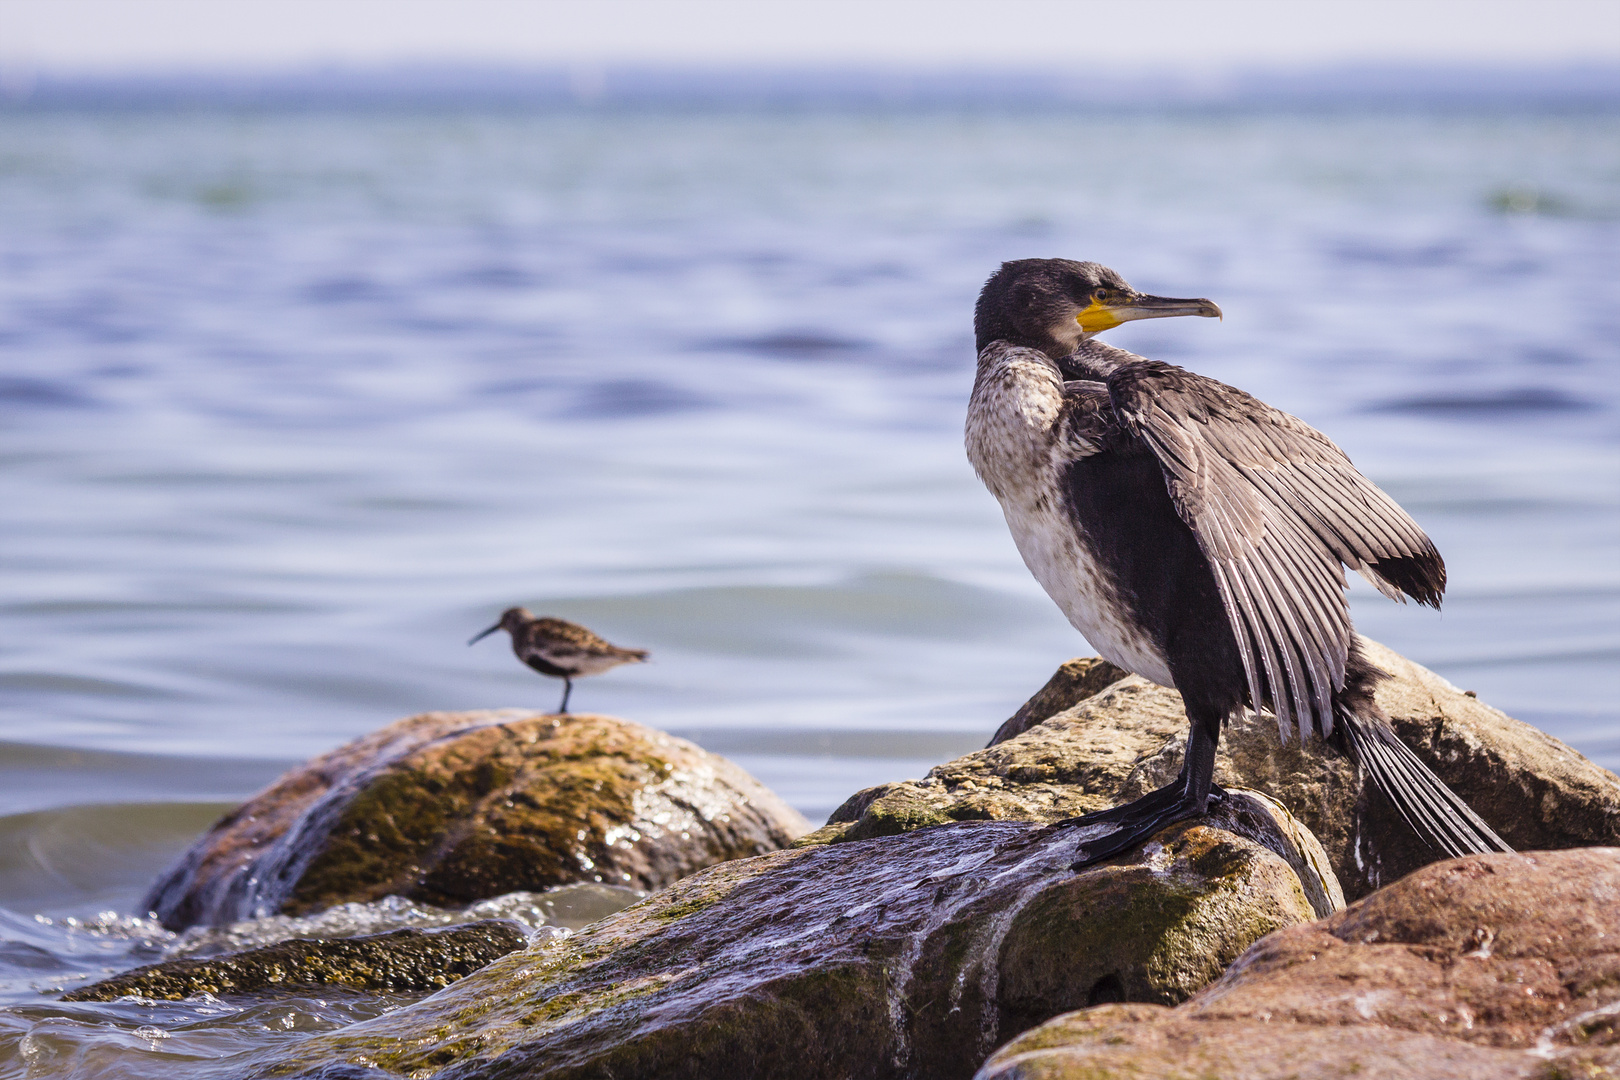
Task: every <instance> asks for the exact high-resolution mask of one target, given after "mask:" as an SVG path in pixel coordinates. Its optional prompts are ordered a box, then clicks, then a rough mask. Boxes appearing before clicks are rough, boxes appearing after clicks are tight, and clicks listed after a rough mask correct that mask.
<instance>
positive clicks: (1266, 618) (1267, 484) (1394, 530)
mask: <svg viewBox="0 0 1620 1080" xmlns="http://www.w3.org/2000/svg"><path fill="white" fill-rule="evenodd" d="M1107 385H1108V392H1109V397H1110V399H1111V401H1112V404H1113V406H1114V411H1115V414H1116V415H1117V416H1118V417H1119V419H1120V421H1121V422H1122V423H1123V424H1124V425H1125V426H1126V427H1127V428H1129V429H1130V430H1131V432H1132V433H1133V434H1135V435H1136V436H1138V437H1140V438H1141V439H1142V440H1143V441H1144V442H1145V443H1146V444H1147V445H1148V446H1149V447H1150V448H1151V449H1152V450H1153V452H1154V454H1155V455H1156V456H1157V457H1158V459H1159V464H1160V466H1161V467H1162V468H1163V470H1164V477H1165V485H1166V487H1167V488H1168V490H1169V492H1170V497H1171V499H1172V500H1173V501H1174V502H1175V505H1176V510H1177V512H1178V513H1179V514H1180V515H1181V518H1182V520H1183V521H1185V522H1186V523H1187V524H1188V526H1190V527H1191V528H1192V530H1193V533H1194V534H1195V535H1196V536H1197V538H1198V543H1199V546H1200V548H1202V550H1203V552H1204V554H1205V556H1206V557H1207V558H1208V559H1209V561H1210V566H1211V568H1212V569H1213V570H1214V572H1215V581H1216V584H1217V585H1218V586H1219V588H1220V591H1221V599H1222V601H1223V603H1224V604H1225V607H1226V612H1227V617H1228V618H1229V619H1230V620H1231V623H1232V631H1233V633H1234V635H1235V636H1236V637H1237V642H1238V649H1239V651H1240V652H1241V654H1242V656H1243V665H1244V669H1245V671H1246V673H1247V675H1248V679H1249V692H1250V696H1251V699H1252V700H1253V702H1254V704H1255V707H1256V708H1259V707H1260V706H1261V705H1262V704H1269V705H1270V706H1271V708H1272V710H1273V711H1274V712H1275V713H1276V715H1277V722H1278V726H1279V727H1280V728H1281V729H1282V734H1283V737H1284V738H1285V739H1286V738H1287V737H1288V734H1289V730H1290V728H1295V727H1297V728H1298V730H1299V732H1300V735H1301V736H1302V737H1303V736H1304V735H1305V734H1306V731H1307V725H1308V724H1313V723H1314V726H1315V727H1316V728H1317V729H1318V730H1319V731H1321V732H1322V734H1324V735H1326V734H1328V733H1329V732H1331V731H1332V730H1333V710H1332V705H1331V703H1332V696H1333V693H1334V691H1336V690H1339V689H1342V688H1343V686H1344V676H1345V663H1346V657H1347V656H1348V654H1349V650H1350V612H1349V607H1348V606H1347V604H1346V602H1345V596H1344V584H1345V582H1344V571H1343V568H1342V567H1341V565H1340V564H1341V563H1343V564H1345V565H1348V566H1350V567H1351V568H1353V569H1355V570H1356V571H1358V572H1359V573H1361V574H1362V576H1364V577H1366V578H1367V580H1369V581H1371V582H1372V583H1373V585H1375V586H1376V587H1377V588H1378V589H1379V591H1380V592H1382V593H1384V594H1385V595H1386V596H1389V597H1391V598H1392V599H1400V598H1401V593H1402V592H1404V593H1406V594H1407V595H1409V596H1411V597H1412V598H1413V599H1415V600H1417V601H1418V602H1419V603H1424V604H1431V605H1433V606H1435V607H1438V606H1439V604H1440V595H1441V593H1442V592H1443V591H1444V590H1445V580H1446V578H1445V564H1444V563H1443V562H1442V561H1441V559H1440V553H1439V552H1438V551H1436V550H1435V547H1434V545H1433V544H1432V543H1431V542H1430V541H1429V538H1428V537H1427V536H1425V535H1424V533H1423V530H1422V529H1420V528H1419V527H1418V526H1417V523H1416V522H1414V521H1413V520H1412V519H1411V518H1410V517H1408V516H1407V514H1406V512H1405V511H1404V510H1402V509H1401V508H1400V507H1399V506H1397V505H1396V503H1395V501H1394V500H1393V499H1391V498H1390V497H1389V496H1388V495H1385V494H1384V493H1383V492H1382V491H1380V490H1378V488H1377V487H1375V486H1374V485H1373V483H1372V482H1371V481H1370V480H1368V479H1367V478H1366V477H1365V476H1362V475H1361V473H1359V472H1357V471H1356V468H1355V466H1354V465H1352V464H1351V463H1350V459H1349V458H1348V457H1346V456H1345V454H1344V452H1343V451H1342V450H1340V449H1339V448H1338V447H1337V446H1335V445H1333V443H1332V442H1331V441H1330V440H1329V439H1328V438H1327V437H1326V436H1325V435H1323V434H1322V433H1321V432H1319V431H1317V430H1315V429H1314V428H1312V427H1310V426H1309V425H1307V424H1305V423H1304V422H1303V421H1301V420H1298V419H1296V418H1295V417H1292V416H1289V415H1288V414H1287V413H1284V412H1280V411H1278V410H1277V409H1273V408H1272V407H1271V406H1269V405H1267V404H1265V403H1264V402H1261V401H1258V400H1256V399H1255V398H1252V397H1250V396H1249V395H1248V394H1245V393H1243V392H1242V391H1241V390H1236V389H1234V388H1232V387H1230V386H1226V385H1225V384H1223V383H1219V382H1216V381H1215V380H1214V379H1206V378H1204V377H1202V376H1199V375H1194V374H1193V373H1191V372H1189V371H1185V370H1183V369H1181V368H1178V367H1175V366H1173V365H1170V364H1163V363H1159V362H1157V361H1152V360H1140V359H1132V360H1131V361H1129V362H1127V363H1123V364H1120V365H1119V366H1117V367H1116V368H1114V370H1113V371H1111V372H1110V373H1109V374H1108V376H1107Z"/></svg>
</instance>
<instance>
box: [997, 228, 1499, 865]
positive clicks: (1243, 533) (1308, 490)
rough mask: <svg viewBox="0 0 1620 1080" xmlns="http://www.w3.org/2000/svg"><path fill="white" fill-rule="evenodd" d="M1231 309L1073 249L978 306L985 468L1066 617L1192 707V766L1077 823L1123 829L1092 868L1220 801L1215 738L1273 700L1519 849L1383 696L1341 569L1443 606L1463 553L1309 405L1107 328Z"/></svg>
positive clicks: (1386, 787) (1296, 724)
mask: <svg viewBox="0 0 1620 1080" xmlns="http://www.w3.org/2000/svg"><path fill="white" fill-rule="evenodd" d="M1220 314H1221V311H1220V308H1218V307H1216V306H1215V304H1214V303H1212V302H1211V301H1209V300H1203V299H1197V300H1176V299H1169V298H1166V297H1159V296H1146V295H1143V294H1142V293H1139V292H1137V291H1136V290H1134V289H1132V288H1131V287H1130V286H1129V285H1128V284H1126V283H1125V280H1124V279H1123V278H1122V277H1120V276H1119V274H1117V273H1115V272H1114V271H1113V270H1110V269H1108V268H1107V267H1105V266H1101V265H1098V264H1097V263H1094V262H1075V261H1072V260H1069V259H1021V260H1018V261H1016V262H1008V263H1003V264H1002V266H1001V268H1000V269H999V270H997V271H996V272H995V273H994V274H992V275H991V276H990V279H989V281H987V282H986V283H985V286H984V289H983V291H982V292H980V294H979V300H978V304H977V306H976V307H975V308H974V313H973V326H974V333H975V337H976V341H977V348H978V352H979V360H978V372H977V375H976V377H975V379H974V383H973V395H972V398H971V401H970V404H969V406H968V415H967V451H968V457H969V458H970V459H971V461H972V462H973V468H974V470H975V471H976V472H977V473H978V475H979V478H980V479H981V480H983V481H984V484H985V486H986V487H988V488H989V489H990V491H991V492H992V493H993V494H994V495H995V496H996V498H997V499H998V500H999V501H1000V502H1001V507H1002V511H1003V512H1004V513H1005V515H1006V518H1007V525H1008V528H1010V529H1011V530H1012V535H1013V540H1014V541H1015V542H1016V543H1017V545H1018V550H1019V553H1020V554H1021V555H1023V557H1024V562H1025V564H1026V565H1028V567H1029V569H1030V571H1031V572H1032V573H1033V574H1034V575H1035V579H1036V580H1037V581H1039V582H1040V583H1041V586H1042V588H1044V589H1045V590H1046V592H1047V595H1049V596H1050V597H1051V598H1052V599H1053V600H1054V601H1056V603H1057V605H1058V607H1060V608H1061V609H1062V610H1063V613H1064V614H1065V615H1067V616H1068V618H1069V621H1070V622H1071V623H1072V624H1074V626H1075V628H1076V629H1077V630H1079V631H1080V632H1081V633H1082V634H1084V635H1085V636H1086V638H1087V640H1088V641H1090V642H1091V644H1092V646H1093V647H1094V648H1095V649H1096V650H1097V651H1098V652H1100V653H1101V654H1102V655H1103V656H1104V657H1105V658H1106V659H1108V660H1109V661H1111V662H1112V663H1114V664H1116V665H1118V666H1119V667H1122V668H1125V669H1126V670H1128V671H1133V672H1136V673H1137V674H1139V675H1142V676H1144V677H1146V678H1148V679H1150V680H1152V681H1153V682H1156V683H1158V684H1159V685H1161V686H1168V687H1173V688H1175V689H1176V690H1178V691H1180V692H1181V696H1182V700H1183V701H1184V703H1185V706H1186V709H1187V718H1188V720H1189V722H1190V724H1191V730H1190V731H1189V733H1188V736H1187V755H1186V760H1185V763H1184V764H1183V766H1182V770H1181V775H1180V776H1179V777H1177V779H1176V780H1175V781H1173V782H1172V783H1170V784H1169V785H1167V786H1165V787H1163V788H1160V789H1159V790H1157V791H1153V792H1150V793H1149V794H1147V795H1144V796H1143V797H1141V798H1140V799H1137V800H1136V801H1135V802H1132V803H1129V804H1126V805H1124V806H1118V807H1115V808H1113V809H1111V810H1105V811H1101V812H1099V813H1094V814H1087V815H1085V816H1083V817H1079V818H1071V819H1069V820H1068V821H1066V822H1064V823H1063V824H1065V825H1075V826H1110V828H1109V830H1108V831H1106V832H1104V833H1102V834H1101V835H1099V836H1094V837H1087V838H1086V839H1083V840H1082V842H1081V853H1082V857H1081V858H1080V860H1079V861H1078V862H1076V863H1075V866H1076V868H1078V867H1080V866H1084V865H1087V864H1089V863H1092V862H1096V861H1098V860H1101V859H1105V858H1108V857H1110V856H1112V855H1116V854H1118V853H1119V852H1121V851H1124V850H1126V849H1127V848H1129V847H1132V846H1134V845H1135V844H1136V843H1138V842H1139V841H1141V840H1144V839H1146V838H1147V837H1148V836H1150V835H1152V834H1153V833H1155V832H1157V831H1158V830H1160V829H1162V828H1164V827H1165V826H1167V825H1170V824H1172V823H1174V822H1177V821H1181V820H1183V819H1186V818H1189V817H1195V816H1198V815H1200V814H1203V813H1204V812H1205V810H1206V808H1207V805H1208V803H1209V802H1210V800H1211V799H1212V798H1213V799H1219V798H1220V797H1221V795H1222V794H1223V792H1222V791H1221V789H1220V788H1219V787H1218V786H1216V785H1215V784H1214V772H1215V748H1216V745H1217V743H1218V742H1219V740H1220V736H1221V727H1222V724H1223V722H1224V721H1225V720H1226V719H1227V718H1228V717H1229V716H1231V715H1232V714H1233V713H1235V712H1236V711H1237V710H1239V709H1242V708H1245V707H1246V708H1249V709H1254V710H1257V711H1258V710H1260V709H1269V710H1270V711H1271V712H1272V713H1273V714H1275V716H1276V718H1277V725H1278V728H1279V729H1280V730H1281V732H1282V737H1283V739H1284V741H1286V740H1287V739H1288V738H1289V737H1290V734H1291V733H1292V732H1294V731H1296V730H1297V732H1298V734H1299V736H1300V738H1301V739H1302V740H1303V739H1305V738H1306V737H1308V736H1309V734H1310V733H1311V732H1312V731H1314V732H1316V733H1317V734H1318V735H1320V736H1321V737H1323V738H1324V739H1326V738H1329V737H1333V738H1335V739H1336V740H1342V743H1341V745H1344V746H1346V747H1347V749H1348V750H1349V751H1350V753H1351V754H1352V755H1353V757H1354V759H1355V760H1356V761H1357V762H1358V763H1359V764H1360V765H1361V767H1362V768H1364V769H1365V770H1366V772H1367V773H1368V774H1369V775H1370V776H1371V778H1372V780H1373V782H1374V783H1375V784H1376V785H1377V786H1378V787H1379V788H1380V789H1381V790H1382V791H1383V792H1384V794H1385V795H1387V796H1388V797H1389V799H1390V800H1391V801H1392V802H1393V803H1394V805H1395V806H1396V807H1397V808H1398V809H1399V810H1400V812H1401V814H1402V816H1403V817H1405V819H1406V820H1407V822H1408V823H1409V824H1410V825H1411V826H1412V828H1413V829H1414V830H1416V831H1417V833H1418V834H1419V835H1420V836H1422V837H1423V838H1424V839H1425V840H1426V841H1428V842H1429V844H1430V845H1431V846H1433V847H1434V848H1436V849H1437V850H1439V851H1442V852H1445V853H1446V854H1448V855H1462V854H1468V853H1470V852H1479V851H1493V850H1496V851H1508V850H1511V849H1510V848H1508V846H1507V845H1506V844H1505V843H1503V841H1502V839H1501V838H1500V837H1499V836H1497V835H1496V833H1494V832H1493V831H1492V830H1491V828H1490V826H1488V825H1486V824H1485V823H1484V822H1483V821H1481V820H1480V818H1479V817H1478V815H1476V814H1475V813H1474V812H1473V811H1472V810H1470V809H1469V808H1468V806H1467V805H1466V804H1465V803H1464V802H1463V801H1462V800H1461V799H1460V798H1458V797H1457V796H1456V795H1455V794H1454V793H1452V791H1451V790H1450V789H1449V788H1447V787H1446V786H1445V785H1444V784H1443V783H1441V781H1440V780H1439V778H1438V777H1436V776H1435V775H1434V774H1433V773H1432V772H1430V771H1429V770H1428V768H1427V767H1425V766H1424V765H1423V763H1422V762H1421V761H1420V760H1419V759H1418V757H1417V756H1416V755H1415V754H1413V753H1412V751H1411V750H1410V749H1408V748H1407V747H1406V746H1405V744H1403V743H1402V742H1401V741H1400V739H1399V738H1398V737H1397V736H1396V735H1395V732H1394V730H1393V728H1392V727H1391V726H1390V723H1389V719H1388V717H1387V716H1386V715H1385V714H1384V713H1383V711H1382V710H1381V709H1380V708H1379V707H1378V705H1377V703H1376V702H1375V701H1374V700H1373V688H1374V686H1375V685H1376V683H1377V682H1378V680H1380V679H1382V678H1385V677H1387V676H1385V674H1384V673H1383V672H1381V671H1379V670H1378V669H1377V668H1375V667H1374V666H1373V665H1372V664H1371V663H1370V662H1369V661H1368V660H1367V659H1366V658H1365V657H1363V656H1362V654H1361V651H1360V649H1359V647H1358V645H1357V641H1356V638H1355V635H1354V633H1353V632H1352V630H1351V626H1350V610H1349V607H1348V605H1347V603H1346V601H1345V595H1344V590H1345V577H1344V569H1343V567H1344V566H1349V567H1351V568H1352V569H1354V570H1356V571H1357V572H1358V573H1360V574H1361V575H1362V576H1363V577H1365V578H1366V579H1367V580H1368V581H1370V582H1372V584H1373V585H1374V586H1375V587H1377V589H1378V590H1379V591H1380V592H1382V593H1383V594H1384V595H1385V596H1388V597H1390V598H1391V599H1393V600H1402V594H1403V593H1404V594H1405V595H1406V596H1410V597H1411V598H1412V599H1414V600H1416V601H1417V602H1418V603H1420V604H1427V605H1430V606H1432V607H1439V606H1440V597H1441V594H1442V593H1443V592H1444V590H1445V584H1446V569H1445V563H1444V562H1443V561H1442V560H1441V558H1440V553H1439V552H1438V551H1437V550H1435V546H1434V544H1433V543H1431V542H1430V540H1429V538H1428V537H1427V536H1426V535H1424V533H1423V530H1422V529H1420V528H1419V527H1418V526H1417V524H1416V523H1415V522H1414V521H1413V520H1412V519H1411V518H1410V517H1408V516H1407V514H1406V512H1405V511H1403V510H1402V509H1401V508H1400V507H1399V506H1397V505H1396V503H1395V501H1394V500H1393V499H1391V498H1390V497H1389V496H1388V495H1386V494H1384V493H1383V492H1382V491H1380V490H1379V489H1378V488H1377V487H1375V486H1374V485H1373V483H1372V482H1371V481H1369V480H1368V479H1367V478H1366V477H1365V476H1362V475H1361V473H1359V472H1357V471H1356V468H1355V466H1353V465H1352V464H1351V463H1350V459H1349V458H1348V457H1346V456H1345V454H1344V452H1343V451H1342V450H1340V449H1339V448H1338V447H1337V446H1335V445H1334V444H1333V443H1332V442H1331V441H1330V440H1329V439H1328V438H1327V437H1326V436H1325V435H1323V434H1321V433H1320V432H1318V431H1316V430H1315V429H1313V428H1311V427H1310V426H1309V425H1307V424H1305V423H1304V422H1303V421H1301V420H1298V419H1296V418H1295V417H1293V416H1290V415H1288V414H1287V413H1284V412H1281V411H1279V410H1277V409H1274V408H1272V407H1271V406H1269V405H1267V404H1265V403H1264V402H1262V401H1259V400H1256V399H1255V398H1253V397H1250V396H1249V395H1248V394H1245V393H1244V392H1243V391H1241V390H1238V389H1235V388H1233V387H1230V386H1227V385H1225V384H1223V383H1220V382H1216V381H1215V380H1214V379H1209V378H1205V377H1204V376H1202V375H1195V374H1193V373H1192V372H1190V371H1186V370H1184V369H1182V368H1179V367H1175V366H1174V365H1171V364H1166V363H1161V362H1159V361H1156V360H1147V359H1144V358H1142V357H1140V356H1136V355H1133V354H1132V353H1128V352H1125V351H1124V350H1122V349H1116V348H1113V347H1112V346H1109V345H1105V344H1103V343H1102V342H1100V341H1096V340H1094V337H1095V335H1096V334H1098V333H1100V332H1102V331H1104V330H1107V329H1110V328H1111V327H1115V326H1118V325H1119V324H1121V323H1123V322H1128V321H1130V320H1133V319H1158V318H1166V317H1169V316H1174V315H1199V316H1206V317H1219V316H1220ZM1341 564H1342V565H1341ZM1403 602H1404V601H1403Z"/></svg>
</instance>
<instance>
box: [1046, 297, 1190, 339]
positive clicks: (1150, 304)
mask: <svg viewBox="0 0 1620 1080" xmlns="http://www.w3.org/2000/svg"><path fill="white" fill-rule="evenodd" d="M1172 315H1201V316H1203V317H1204V318H1206V319H1219V318H1220V317H1221V309H1220V308H1218V307H1216V306H1215V301H1213V300H1175V299H1172V298H1170V297H1168V296H1145V295H1143V294H1141V293H1137V294H1135V295H1133V296H1128V297H1125V298H1124V299H1122V300H1116V301H1115V302H1113V303H1111V304H1105V303H1103V302H1102V301H1101V300H1093V301H1092V302H1091V305H1090V306H1089V307H1087V308H1086V309H1085V310H1084V311H1082V312H1080V313H1079V314H1078V315H1076V316H1075V317H1074V321H1075V322H1077V323H1079V324H1080V329H1082V330H1084V331H1085V332H1086V333H1088V334H1097V333H1101V332H1102V331H1104V330H1111V329H1113V328H1114V327H1116V326H1118V325H1119V324H1120V323H1127V322H1132V321H1134V320H1136V319H1168V318H1170V317H1171V316H1172Z"/></svg>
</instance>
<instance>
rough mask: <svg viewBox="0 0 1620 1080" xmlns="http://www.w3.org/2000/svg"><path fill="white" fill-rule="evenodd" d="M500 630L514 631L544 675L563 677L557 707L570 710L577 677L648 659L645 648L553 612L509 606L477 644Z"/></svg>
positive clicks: (515, 645) (523, 653)
mask: <svg viewBox="0 0 1620 1080" xmlns="http://www.w3.org/2000/svg"><path fill="white" fill-rule="evenodd" d="M497 630H505V631H506V632H507V633H508V634H511V635H512V651H513V652H514V653H516V654H517V658H518V659H519V660H521V661H523V662H524V663H525V664H528V665H529V666H530V667H532V668H534V670H536V671H538V672H539V673H540V674H542V675H550V676H551V677H552V678H553V679H561V680H562V681H563V696H562V704H561V705H559V706H557V711H558V712H560V713H565V712H567V711H568V695H569V694H572V693H573V692H574V680H575V679H583V678H584V677H585V676H587V675H600V674H601V673H602V672H604V671H607V670H608V669H610V668H616V667H618V666H619V665H620V664H640V663H644V662H645V661H646V659H647V650H645V649H621V648H619V647H618V646H617V645H613V644H611V643H609V642H607V641H604V640H603V639H602V638H600V637H597V636H596V635H595V634H593V633H592V632H591V631H589V630H587V629H585V627H583V626H581V625H579V624H578V623H571V622H569V621H568V620H567V619H557V618H552V617H551V616H537V615H535V614H534V613H533V612H531V611H530V610H529V609H528V608H520V607H515V608H507V609H506V610H505V611H503V612H501V619H500V621H499V622H497V623H496V624H495V625H494V626H492V627H490V628H489V629H488V630H484V631H481V632H479V633H477V634H474V635H473V637H472V640H470V641H468V642H467V644H468V645H474V644H477V643H478V642H480V641H482V640H483V639H484V638H486V637H488V636H489V635H491V634H493V633H494V632H495V631H497Z"/></svg>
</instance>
